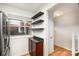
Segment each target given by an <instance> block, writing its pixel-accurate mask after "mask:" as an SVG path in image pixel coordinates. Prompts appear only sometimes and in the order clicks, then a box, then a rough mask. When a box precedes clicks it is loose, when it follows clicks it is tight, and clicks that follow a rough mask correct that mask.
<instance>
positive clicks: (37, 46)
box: [29, 38, 43, 56]
mask: <svg viewBox="0 0 79 59" xmlns="http://www.w3.org/2000/svg"><path fill="white" fill-rule="evenodd" d="M29 54H30V55H31V56H43V41H42V40H37V39H34V38H29Z"/></svg>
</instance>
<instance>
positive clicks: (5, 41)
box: [0, 11, 10, 56]
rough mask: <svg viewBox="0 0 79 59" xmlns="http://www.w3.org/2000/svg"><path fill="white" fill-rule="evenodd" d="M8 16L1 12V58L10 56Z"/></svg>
mask: <svg viewBox="0 0 79 59" xmlns="http://www.w3.org/2000/svg"><path fill="white" fill-rule="evenodd" d="M8 27H9V26H8V21H7V16H6V15H5V13H4V12H2V11H0V56H6V55H10V46H9V43H10V35H9V28H8Z"/></svg>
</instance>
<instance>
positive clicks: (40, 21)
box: [32, 20, 44, 24]
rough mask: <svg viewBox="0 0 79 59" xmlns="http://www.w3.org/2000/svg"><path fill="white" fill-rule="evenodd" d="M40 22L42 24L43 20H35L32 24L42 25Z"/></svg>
mask: <svg viewBox="0 0 79 59" xmlns="http://www.w3.org/2000/svg"><path fill="white" fill-rule="evenodd" d="M42 22H44V20H37V21H35V22H33V23H32V24H38V23H42Z"/></svg>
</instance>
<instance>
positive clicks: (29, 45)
mask: <svg viewBox="0 0 79 59" xmlns="http://www.w3.org/2000/svg"><path fill="white" fill-rule="evenodd" d="M28 45H29V46H28V48H29V54H30V55H31V39H30V38H29V44H28Z"/></svg>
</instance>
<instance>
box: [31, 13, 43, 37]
mask: <svg viewBox="0 0 79 59" xmlns="http://www.w3.org/2000/svg"><path fill="white" fill-rule="evenodd" d="M43 14H44V13H43V12H38V13H37V14H36V15H34V16H33V17H32V19H33V21H32V28H31V30H32V31H33V35H34V36H37V37H39V38H43V37H41V35H43V34H42V32H43V31H44V27H43V22H44V20H42V19H40V18H41V17H42V15H43Z"/></svg>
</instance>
